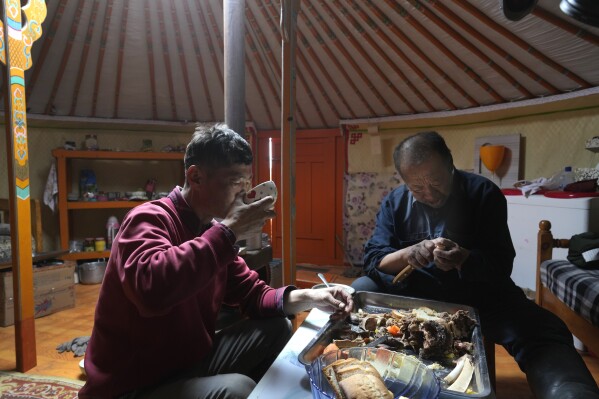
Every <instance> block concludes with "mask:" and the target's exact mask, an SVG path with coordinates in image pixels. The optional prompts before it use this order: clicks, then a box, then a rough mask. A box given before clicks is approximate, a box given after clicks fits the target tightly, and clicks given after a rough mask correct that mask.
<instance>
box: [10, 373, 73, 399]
mask: <svg viewBox="0 0 599 399" xmlns="http://www.w3.org/2000/svg"><path fill="white" fill-rule="evenodd" d="M83 384H84V382H83V381H78V380H71V379H68V378H59V377H48V376H39V375H30V374H23V373H17V372H6V371H0V399H54V398H60V399H75V398H77V393H78V392H79V389H81V387H82V386H83Z"/></svg>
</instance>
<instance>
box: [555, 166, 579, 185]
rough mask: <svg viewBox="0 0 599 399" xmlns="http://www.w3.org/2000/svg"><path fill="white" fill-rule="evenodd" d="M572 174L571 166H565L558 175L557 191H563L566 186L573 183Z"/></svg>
mask: <svg viewBox="0 0 599 399" xmlns="http://www.w3.org/2000/svg"><path fill="white" fill-rule="evenodd" d="M574 181H575V179H574V172H572V167H571V166H566V167H565V168H564V170H563V172H562V173H560V175H559V189H560V190H563V189H564V188H565V187H566V186H567V185H568V184H570V183H574Z"/></svg>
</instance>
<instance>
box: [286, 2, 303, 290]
mask: <svg viewBox="0 0 599 399" xmlns="http://www.w3.org/2000/svg"><path fill="white" fill-rule="evenodd" d="M299 7H300V1H299V0H282V1H281V36H282V46H281V47H282V50H281V51H282V55H281V59H282V60H283V62H282V64H281V74H282V79H281V210H282V215H281V221H282V231H281V244H282V245H281V247H282V253H281V255H282V258H283V259H282V260H283V283H284V284H285V285H289V284H295V274H296V264H295V250H296V248H295V48H296V33H295V28H296V24H297V14H298V12H299Z"/></svg>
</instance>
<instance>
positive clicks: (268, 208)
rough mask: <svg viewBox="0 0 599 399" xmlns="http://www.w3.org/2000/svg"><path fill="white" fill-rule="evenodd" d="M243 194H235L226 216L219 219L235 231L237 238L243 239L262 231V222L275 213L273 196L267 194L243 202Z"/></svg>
mask: <svg viewBox="0 0 599 399" xmlns="http://www.w3.org/2000/svg"><path fill="white" fill-rule="evenodd" d="M244 195H245V193H240V194H238V195H237V197H236V198H235V201H234V202H233V205H232V206H231V209H229V212H228V213H227V216H226V217H225V218H224V219H223V220H222V221H221V223H222V224H224V225H225V226H227V227H228V228H230V229H231V230H232V231H233V233H235V236H236V237H237V239H245V238H248V237H251V236H252V235H255V234H258V233H259V232H261V231H262V227H264V223H265V222H266V221H267V220H268V219H272V218H273V217H275V215H276V214H275V211H274V210H273V206H274V198H273V197H271V196H268V197H264V198H262V199H261V200H259V201H256V202H254V203H252V204H245V203H244V202H243V197H244Z"/></svg>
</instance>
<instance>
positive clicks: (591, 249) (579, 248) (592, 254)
mask: <svg viewBox="0 0 599 399" xmlns="http://www.w3.org/2000/svg"><path fill="white" fill-rule="evenodd" d="M568 260H569V261H570V262H571V263H573V264H574V265H576V266H578V267H580V268H582V269H599V234H598V233H592V232H586V233H581V234H576V235H573V236H572V238H570V246H569V248H568Z"/></svg>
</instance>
